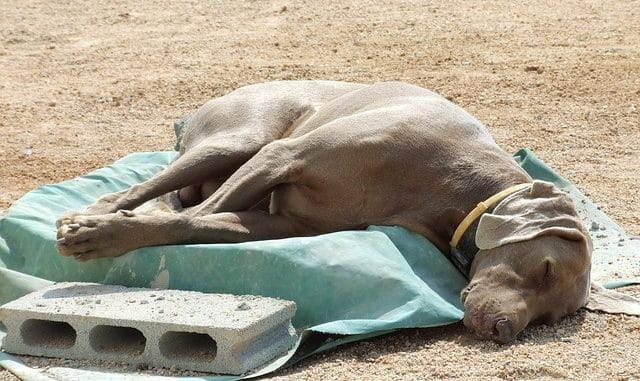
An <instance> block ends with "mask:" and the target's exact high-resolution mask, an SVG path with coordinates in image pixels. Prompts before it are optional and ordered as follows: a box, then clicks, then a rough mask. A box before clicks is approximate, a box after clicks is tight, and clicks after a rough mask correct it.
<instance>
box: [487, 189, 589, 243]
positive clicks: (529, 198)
mask: <svg viewBox="0 0 640 381" xmlns="http://www.w3.org/2000/svg"><path fill="white" fill-rule="evenodd" d="M546 234H552V235H557V236H560V237H562V238H564V239H567V240H571V241H584V242H585V244H586V246H587V249H588V251H589V253H590V252H591V250H590V249H591V240H590V238H589V236H588V234H587V233H586V230H585V229H584V227H583V226H582V223H581V222H580V219H579V218H578V216H577V213H576V210H575V207H574V206H573V202H572V201H571V199H570V198H569V197H568V196H567V195H566V194H565V193H564V192H562V191H561V190H560V189H558V188H557V187H555V186H554V185H553V184H551V183H548V182H545V181H539V180H536V181H534V182H533V184H532V186H531V188H530V189H529V190H527V189H525V190H523V191H520V192H516V193H514V194H513V195H511V196H509V197H507V198H506V199H504V200H503V201H502V202H501V203H500V204H498V206H496V208H495V209H494V210H493V213H485V214H484V215H482V217H480V222H479V223H478V229H477V231H476V246H478V248H479V249H480V250H489V249H493V248H496V247H499V246H503V245H506V244H509V243H514V242H521V241H527V240H530V239H533V238H535V237H538V236H541V235H546Z"/></svg>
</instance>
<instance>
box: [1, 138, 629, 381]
mask: <svg viewBox="0 0 640 381" xmlns="http://www.w3.org/2000/svg"><path fill="white" fill-rule="evenodd" d="M174 155H175V153H174V152H155V153H136V154H131V155H129V156H127V157H125V158H123V159H121V160H119V161H117V162H116V163H114V164H112V165H110V166H108V167H105V168H102V169H99V170H97V171H94V172H92V173H90V174H88V175H86V176H83V177H80V178H77V179H73V180H70V181H65V182H62V183H59V184H54V185H47V186H43V187H40V188H38V189H36V190H34V191H32V192H30V193H28V194H27V195H25V196H24V197H23V198H22V199H21V200H19V201H18V202H16V203H15V204H14V205H13V206H12V207H11V208H10V209H9V211H8V213H7V215H6V216H4V217H3V218H2V219H0V303H4V302H7V301H10V300H13V299H15V298H17V297H19V296H21V295H23V294H25V293H27V292H29V291H31V290H34V289H37V288H39V287H42V286H43V285H46V284H47V283H48V281H91V282H99V283H108V284H122V285H127V286H138V287H156V288H167V287H168V288H172V289H183V290H196V291H203V292H216V293H232V294H257V295H265V296H273V297H279V298H283V299H288V300H293V301H295V302H296V304H297V305H298V310H297V313H296V316H295V318H294V321H293V324H294V326H295V327H296V328H297V329H299V330H300V331H301V337H300V340H299V342H298V345H297V346H296V348H294V349H293V350H292V351H291V352H290V353H288V354H287V355H285V356H283V357H282V358H280V359H276V360H275V361H274V362H273V363H272V364H270V366H268V367H267V368H266V369H265V370H264V371H263V372H268V371H272V370H274V369H277V368H278V367H280V366H282V365H283V364H285V363H288V364H291V363H293V362H296V361H299V360H300V359H302V358H304V357H306V356H309V355H310V354H313V353H316V352H318V351H322V350H326V349H328V348H332V347H334V346H336V345H340V344H343V343H346V342H350V341H354V340H359V339H362V338H363V337H371V336H375V335H379V334H383V333H387V332H390V331H393V330H396V329H401V328H410V327H433V326H441V325H446V324H450V323H454V322H457V321H459V320H460V319H461V318H462V315H463V311H462V306H461V305H460V303H459V293H460V290H461V289H462V288H463V287H464V285H465V279H464V277H463V276H462V275H461V274H460V273H458V271H457V270H456V269H455V267H454V266H453V265H452V264H451V263H449V262H448V261H447V260H446V259H445V257H444V256H443V255H442V254H441V253H440V252H439V251H438V250H437V249H436V248H435V247H434V246H433V245H432V244H431V243H430V242H429V241H427V240H426V239H424V238H423V237H421V236H418V235H416V234H413V233H411V232H409V231H407V230H405V229H402V228H399V227H384V226H372V227H370V228H369V229H367V230H366V231H346V232H338V233H332V234H326V235H322V236H317V237H304V238H290V239H283V240H273V241H262V242H249V243H240V244H206V245H203V244H201V245H179V246H162V247H150V248H143V249H139V250H136V251H135V252H133V253H130V254H127V255H124V256H122V257H118V258H113V259H111V258H110V259H100V260H96V261H91V262H86V263H79V262H76V261H75V260H73V259H69V258H65V257H61V256H59V255H57V253H56V250H55V230H56V229H55V219H56V218H57V216H59V215H60V214H62V213H63V212H65V211H69V210H78V209H82V208H83V207H84V206H86V205H88V204H90V203H91V202H93V201H94V200H95V199H96V198H97V197H99V196H100V195H102V194H104V193H108V192H114V191H118V190H120V189H123V188H125V187H127V186H130V185H131V184H134V183H137V182H140V181H142V180H144V179H146V178H148V177H150V176H152V175H153V174H154V173H156V172H158V171H159V170H161V169H162V168H164V167H165V166H166V165H167V164H168V163H169V162H170V161H171V159H172V158H173V157H174ZM515 157H516V160H517V161H518V162H519V163H520V164H521V165H522V166H523V168H524V169H525V170H527V171H528V172H529V173H530V174H531V175H532V176H533V177H535V178H538V179H543V180H547V181H552V182H555V183H556V184H558V185H559V186H560V187H562V188H563V189H566V190H567V191H568V192H569V193H570V194H571V195H572V197H573V198H574V200H575V201H576V204H577V205H578V206H579V209H580V212H581V216H582V217H583V219H584V221H585V223H586V225H587V227H590V229H591V233H593V234H592V236H593V239H594V243H595V253H594V260H593V278H594V279H596V280H600V281H612V282H614V283H609V286H614V285H615V286H617V285H621V284H627V283H632V282H637V281H638V279H631V278H632V277H635V276H638V274H640V261H639V260H638V255H640V239H639V237H634V236H628V235H626V234H625V233H624V231H623V230H622V229H621V228H620V227H618V226H617V225H616V224H615V223H613V222H612V221H611V220H610V219H609V218H608V217H607V216H606V215H604V214H603V213H602V212H601V211H600V210H599V209H598V208H597V207H596V206H595V205H594V204H593V203H591V202H590V201H589V200H588V199H586V198H585V197H584V196H583V195H582V194H581V193H580V192H578V191H577V190H576V189H575V188H574V187H573V186H571V185H570V184H569V183H568V182H567V181H566V180H564V179H563V178H561V177H560V176H558V175H557V174H555V173H554V172H553V171H552V170H550V169H549V168H548V167H547V166H545V165H544V164H543V163H542V162H540V161H539V160H538V159H537V158H536V157H535V156H534V155H533V154H532V153H531V152H530V151H528V150H521V151H520V152H518V153H517V154H516V155H515ZM621 274H622V275H623V277H624V278H626V279H623V280H619V278H620V275H621ZM45 279H46V280H45ZM47 280H48V281H47ZM7 364H9V365H7ZM0 366H5V367H16V366H17V367H19V368H20V369H22V370H24V369H25V368H22V367H20V366H19V365H17V364H16V363H15V362H14V361H13V359H12V358H11V356H8V355H6V354H0ZM48 372H49V373H48V374H50V375H51V374H54V373H55V376H56V378H58V379H65V378H67V379H73V378H77V377H79V376H78V374H77V373H76V372H77V371H75V370H69V369H67V370H65V369H62V368H59V369H50V370H49V371H48ZM56 372H57V373H56ZM85 376H86V375H85ZM85 376H82V377H85ZM94 376H95V374H94ZM114 377H115V375H113V374H106V375H105V378H107V379H114Z"/></svg>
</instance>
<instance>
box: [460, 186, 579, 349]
mask: <svg viewBox="0 0 640 381" xmlns="http://www.w3.org/2000/svg"><path fill="white" fill-rule="evenodd" d="M476 245H477V246H478V248H479V249H480V251H479V252H478V254H477V255H476V257H475V259H474V262H473V264H472V267H471V272H470V279H471V280H470V283H469V285H468V287H467V288H465V290H463V292H462V295H461V300H462V303H463V304H464V306H465V316H464V324H465V325H466V326H467V327H468V328H470V329H472V330H473V331H475V332H476V333H478V334H479V335H481V336H483V337H487V338H491V339H494V340H496V341H499V342H508V341H511V340H513V339H514V338H515V337H516V336H517V335H518V334H519V333H520V332H521V331H522V330H523V329H524V328H525V327H526V326H527V325H528V324H529V323H530V322H534V323H546V324H550V323H553V322H555V321H557V320H559V319H560V318H561V317H563V316H565V315H567V314H570V313H573V312H575V311H576V310H578V309H579V308H580V307H581V306H583V305H584V304H585V303H586V302H587V298H588V296H589V284H590V282H589V273H590V267H591V252H592V244H591V239H590V238H589V234H588V233H587V231H586V229H585V228H584V226H583V225H582V223H581V221H580V220H579V218H578V216H577V213H576V210H575V207H574V205H573V203H572V201H571V199H570V198H569V197H568V196H567V195H566V194H565V193H564V192H562V191H561V190H559V189H558V188H556V187H555V186H554V185H553V184H551V183H546V182H542V181H535V182H534V183H533V185H532V187H531V188H530V189H529V190H525V191H521V192H518V193H516V194H514V195H512V196H510V197H508V198H506V199H505V200H503V201H502V202H501V203H500V204H499V205H498V206H497V207H496V208H495V209H494V211H493V213H491V214H488V213H487V214H484V215H483V216H482V217H481V219H480V221H479V224H478V229H477V232H476Z"/></svg>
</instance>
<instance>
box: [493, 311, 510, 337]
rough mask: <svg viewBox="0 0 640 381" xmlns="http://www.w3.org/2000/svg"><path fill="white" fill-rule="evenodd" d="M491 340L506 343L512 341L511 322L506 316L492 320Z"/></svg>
mask: <svg viewBox="0 0 640 381" xmlns="http://www.w3.org/2000/svg"><path fill="white" fill-rule="evenodd" d="M493 324H494V325H493V339H494V340H496V341H498V342H501V343H507V342H509V341H511V340H513V322H512V321H511V319H509V318H508V317H506V316H499V317H497V318H495V319H494V320H493Z"/></svg>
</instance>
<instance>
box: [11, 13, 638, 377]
mask: <svg viewBox="0 0 640 381" xmlns="http://www.w3.org/2000/svg"><path fill="white" fill-rule="evenodd" d="M639 9H640V2H638V1H631V0H629V1H617V0H616V1H604V2H603V1H595V0H586V1H585V0H579V1H578V0H569V1H563V2H545V1H542V2H522V3H519V2H512V1H461V0H460V1H448V2H441V3H437V4H431V3H430V2H428V3H417V2H414V1H388V2H374V1H366V0H364V1H348V0H347V1H344V0H341V1H302V2H289V1H287V0H278V1H235V0H223V1H217V2H215V3H212V2H206V1H201V2H195V1H193V2H189V1H154V2H146V3H142V4H140V3H139V2H134V1H131V0H120V1H113V2H105V3H104V4H100V5H98V4H97V3H91V2H90V3H81V2H75V1H54V2H52V1H22V0H14V1H10V2H9V1H5V2H0V152H1V154H0V211H2V210H6V208H8V207H9V206H10V205H11V204H12V203H13V202H15V201H16V200H17V199H18V198H20V197H21V196H22V195H24V194H25V193H26V192H27V191H29V190H31V189H33V188H35V187H37V186H39V185H43V184H47V183H52V182H58V181H61V180H65V179H69V178H72V177H74V176H77V175H81V174H84V173H86V172H87V171H90V170H92V169H96V168H98V167H101V166H103V165H105V164H108V163H109V162H111V161H113V160H115V159H118V158H120V157H122V156H124V155H126V154H127V153H130V152H133V151H144V150H166V149H170V148H171V147H172V146H173V140H174V138H173V135H172V130H171V127H170V126H171V123H172V122H173V121H175V120H177V119H178V118H180V117H181V116H183V115H185V114H187V113H189V112H191V111H193V110H194V109H195V108H197V107H198V106H199V105H201V104H202V103H203V102H205V101H206V100H208V99H210V98H211V97H214V96H219V95H222V94H224V93H225V92H228V91H230V90H232V89H234V88H236V87H238V86H240V85H244V84H249V83H255V82H261V81H266V80H277V79H334V80H347V81H357V82H375V81H381V80H402V81H407V82H412V83H415V84H418V85H422V86H424V87H427V88H430V89H432V90H435V91H437V92H439V93H440V94H442V95H445V96H447V97H449V98H450V99H451V100H453V101H454V102H456V103H458V104H459V105H461V106H463V107H464V108H466V109H467V110H468V111H469V112H471V113H472V114H473V115H475V116H476V117H477V118H478V119H480V120H481V121H483V122H484V123H485V124H486V125H487V126H488V128H489V129H490V130H491V131H492V133H493V135H494V137H495V139H496V140H497V142H498V143H499V144H500V145H501V146H502V147H503V148H504V149H505V150H507V151H509V152H514V151H515V150H517V149H518V148H521V147H529V148H531V149H533V150H534V151H535V152H536V153H537V154H538V155H539V156H540V157H541V158H542V159H543V160H544V161H546V162H547V163H548V164H550V165H551V166H552V167H554V168H555V169H557V170H558V171H559V172H560V173H562V174H563V175H564V176H565V177H567V178H568V179H569V180H570V181H572V182H573V183H575V184H576V185H577V186H578V187H579V188H580V189H582V190H583V191H584V192H585V193H587V194H588V195H589V196H590V197H591V198H592V199H593V200H594V201H596V202H597V203H598V204H599V205H600V206H601V207H602V208H603V209H604V211H605V212H606V213H608V214H609V215H610V216H611V217H612V218H613V219H614V220H616V221H617V222H619V223H620V224H621V225H622V226H623V227H624V228H625V229H627V231H629V232H631V233H635V234H638V233H640V213H639V208H638V204H639V202H640V176H638V169H639V168H640V155H639V153H638V152H639V151H638V144H639V143H640V110H638V109H639V108H640V23H638V20H639V19H640V11H639ZM638 275H640V274H638ZM626 291H627V292H630V293H635V294H638V293H640V291H639V288H638V287H635V288H633V287H632V288H627V289H626ZM638 343H640V319H638V318H630V317H624V316H607V315H600V314H593V313H587V312H584V311H582V312H579V313H578V314H576V315H574V316H572V317H570V318H568V319H565V320H564V321H563V322H562V323H561V324H559V325H556V326H553V327H544V326H543V327H536V328H530V329H528V330H527V331H526V332H525V333H524V335H523V336H521V337H520V339H518V340H517V341H516V342H515V343H514V344H512V345H506V346H500V345H496V344H493V343H490V342H486V341H480V340H476V339H475V338H473V337H472V336H471V335H470V334H469V333H467V332H466V331H465V330H464V328H463V327H462V326H461V325H455V326H452V327H447V328H439V329H419V330H408V331H405V332H401V333H396V334H393V335H390V336H386V337H383V338H379V339H376V340H372V341H369V342H365V343H358V344H353V345H349V346H345V347H343V348H340V349H337V350H334V351H332V352H330V353H327V354H323V355H319V356H315V357H313V358H311V359H308V360H306V361H304V362H302V363H301V364H300V365H298V366H296V367H294V368H292V369H288V370H284V371H281V372H278V373H277V374H276V376H277V378H278V379H291V380H298V379H487V380H493V379H575V380H604V379H607V380H638V379H640V366H639V365H638V354H639V353H640V349H638ZM12 379H13V377H12V376H11V375H10V374H9V373H8V372H6V371H0V380H12Z"/></svg>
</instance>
